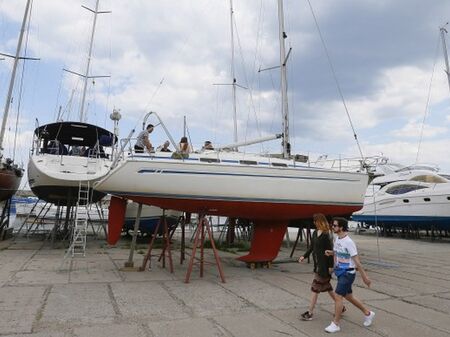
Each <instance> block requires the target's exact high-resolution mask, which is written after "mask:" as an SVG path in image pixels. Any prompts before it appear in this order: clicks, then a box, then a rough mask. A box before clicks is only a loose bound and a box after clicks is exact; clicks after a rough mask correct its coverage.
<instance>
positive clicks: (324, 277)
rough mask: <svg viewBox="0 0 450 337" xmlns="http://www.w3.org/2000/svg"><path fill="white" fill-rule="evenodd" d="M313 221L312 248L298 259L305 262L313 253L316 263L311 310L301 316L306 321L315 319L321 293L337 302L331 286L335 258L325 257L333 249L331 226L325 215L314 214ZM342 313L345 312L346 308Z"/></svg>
mask: <svg viewBox="0 0 450 337" xmlns="http://www.w3.org/2000/svg"><path fill="white" fill-rule="evenodd" d="M313 221H314V225H315V226H316V230H315V231H314V233H313V235H312V239H311V246H310V247H309V249H308V250H307V251H306V253H305V254H303V256H300V258H299V259H298V262H303V260H304V259H306V258H307V257H309V255H310V254H311V253H312V255H313V261H314V279H313V281H312V284H311V292H312V295H311V303H310V304H309V310H308V311H306V312H304V313H303V314H302V315H301V318H302V319H303V320H305V321H310V320H312V319H313V315H314V307H315V306H316V303H317V298H318V297H319V294H320V293H323V292H328V294H329V295H330V296H331V298H332V299H333V300H334V301H336V298H335V294H334V292H333V287H332V286H331V284H330V280H331V274H330V271H331V270H332V269H333V258H331V257H330V256H326V255H325V251H326V250H331V247H333V242H332V239H331V236H330V226H329V224H328V221H327V219H326V218H325V215H323V214H321V213H318V214H314V215H313ZM342 311H343V312H344V311H345V307H344V308H343V310H342Z"/></svg>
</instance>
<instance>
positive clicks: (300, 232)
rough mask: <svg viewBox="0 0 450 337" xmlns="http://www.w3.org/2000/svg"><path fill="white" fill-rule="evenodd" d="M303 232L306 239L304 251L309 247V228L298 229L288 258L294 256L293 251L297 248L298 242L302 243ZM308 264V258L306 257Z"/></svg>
mask: <svg viewBox="0 0 450 337" xmlns="http://www.w3.org/2000/svg"><path fill="white" fill-rule="evenodd" d="M303 230H305V231H306V233H305V237H306V249H309V245H310V244H311V227H310V226H309V225H307V226H305V227H303V226H302V227H299V228H298V232H297V238H296V239H295V242H294V246H293V247H292V250H291V255H289V257H292V256H293V255H294V252H295V249H296V248H297V244H298V240H299V239H300V241H303ZM308 262H309V257H308Z"/></svg>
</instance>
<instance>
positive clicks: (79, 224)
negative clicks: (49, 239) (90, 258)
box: [60, 181, 90, 269]
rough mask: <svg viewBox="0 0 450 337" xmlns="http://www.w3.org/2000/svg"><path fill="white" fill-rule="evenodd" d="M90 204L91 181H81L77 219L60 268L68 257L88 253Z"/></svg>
mask: <svg viewBox="0 0 450 337" xmlns="http://www.w3.org/2000/svg"><path fill="white" fill-rule="evenodd" d="M89 204H90V195H89V181H85V182H83V181H80V182H79V188H78V201H77V206H76V209H75V221H74V224H73V232H72V240H71V243H70V246H69V249H67V252H66V254H65V255H64V258H63V260H62V262H61V266H60V269H61V268H62V266H63V265H64V262H65V261H66V259H67V258H68V257H69V256H71V257H74V256H75V255H82V256H83V257H84V256H85V255H86V234H87V227H88V219H89V214H88V211H89V209H88V207H89Z"/></svg>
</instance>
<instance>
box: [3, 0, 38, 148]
mask: <svg viewBox="0 0 450 337" xmlns="http://www.w3.org/2000/svg"><path fill="white" fill-rule="evenodd" d="M30 5H31V0H28V1H27V5H26V7H25V14H24V16H23V20H22V28H21V29H20V34H19V41H18V42H17V49H16V55H15V56H14V65H13V68H12V73H11V79H10V81H9V89H8V95H7V97H6V102H5V110H4V113H3V120H2V129H1V131H0V151H3V139H4V138H5V130H6V121H7V120H8V114H9V107H10V105H11V97H12V92H13V89H14V82H15V79H16V71H17V64H18V63H19V58H20V56H19V55H20V50H21V49H22V41H23V35H24V33H25V25H26V23H27V20H28V14H29V12H30Z"/></svg>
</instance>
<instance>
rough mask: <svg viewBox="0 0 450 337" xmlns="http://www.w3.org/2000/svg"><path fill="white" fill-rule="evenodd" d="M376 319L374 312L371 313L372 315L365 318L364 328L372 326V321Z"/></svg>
mask: <svg viewBox="0 0 450 337" xmlns="http://www.w3.org/2000/svg"><path fill="white" fill-rule="evenodd" d="M374 318H375V313H374V312H373V311H371V312H370V314H368V315H367V316H366V317H365V318H364V323H363V325H364V326H371V325H372V321H373V319H374Z"/></svg>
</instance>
